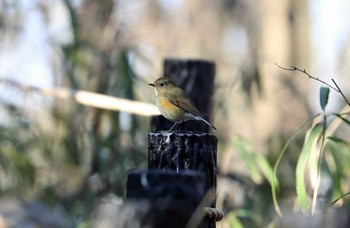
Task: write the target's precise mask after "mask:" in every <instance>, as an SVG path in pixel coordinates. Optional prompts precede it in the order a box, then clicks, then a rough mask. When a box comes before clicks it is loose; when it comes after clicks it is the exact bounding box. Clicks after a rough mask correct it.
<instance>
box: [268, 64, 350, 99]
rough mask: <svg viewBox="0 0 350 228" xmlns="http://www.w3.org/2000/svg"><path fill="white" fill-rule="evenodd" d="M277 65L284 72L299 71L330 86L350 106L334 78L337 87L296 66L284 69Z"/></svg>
mask: <svg viewBox="0 0 350 228" xmlns="http://www.w3.org/2000/svg"><path fill="white" fill-rule="evenodd" d="M275 65H276V66H278V67H279V68H281V69H282V70H287V71H299V72H301V73H303V74H305V75H307V76H308V77H309V78H311V79H314V80H316V81H319V82H321V83H322V84H324V85H326V86H328V87H329V88H331V89H333V90H334V91H336V92H338V93H340V94H341V95H342V97H343V98H344V100H345V101H346V103H347V104H348V105H349V106H350V102H349V100H348V99H347V98H346V97H345V95H344V93H343V91H342V90H341V89H340V88H339V86H338V85H337V83H336V82H335V81H334V79H333V78H332V81H333V83H334V85H335V87H334V86H332V85H330V84H328V83H327V82H325V81H323V80H321V79H319V78H318V77H314V76H312V75H311V74H309V73H308V72H307V71H306V70H305V69H303V70H302V69H299V68H298V67H295V66H291V67H290V68H286V67H282V66H280V65H278V64H277V63H275Z"/></svg>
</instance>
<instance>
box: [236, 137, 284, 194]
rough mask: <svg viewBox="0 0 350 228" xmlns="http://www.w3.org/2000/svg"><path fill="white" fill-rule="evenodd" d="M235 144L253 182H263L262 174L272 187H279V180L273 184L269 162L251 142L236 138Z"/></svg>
mask: <svg viewBox="0 0 350 228" xmlns="http://www.w3.org/2000/svg"><path fill="white" fill-rule="evenodd" d="M233 144H234V145H235V148H236V149H237V151H238V153H239V154H240V156H241V157H242V158H243V160H244V161H245V163H246V165H247V167H248V170H249V172H250V176H251V178H252V179H253V181H255V182H261V180H262V175H261V173H262V174H263V176H264V177H265V178H266V179H267V181H268V182H269V183H270V185H273V186H274V187H275V188H276V187H278V181H277V180H276V181H275V182H274V183H273V169H272V166H271V165H270V163H269V161H268V160H267V159H266V158H265V157H264V156H263V155H262V154H261V153H260V152H259V151H257V150H256V149H255V148H254V147H253V145H252V144H251V143H250V142H248V141H247V140H244V139H243V138H239V137H236V138H234V139H233Z"/></svg>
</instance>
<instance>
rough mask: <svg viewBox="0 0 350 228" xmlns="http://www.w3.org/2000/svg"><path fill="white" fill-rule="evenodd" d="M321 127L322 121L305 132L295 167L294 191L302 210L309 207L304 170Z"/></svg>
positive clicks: (322, 126)
mask: <svg viewBox="0 0 350 228" xmlns="http://www.w3.org/2000/svg"><path fill="white" fill-rule="evenodd" d="M323 128H324V125H323V124H322V123H319V124H317V125H315V126H314V127H313V128H312V129H311V130H309V131H308V132H307V134H306V137H305V141H304V145H303V149H302V151H301V153H300V155H299V159H298V163H297V167H296V192H297V197H298V201H299V204H300V206H301V208H302V209H303V211H306V210H307V209H308V208H309V207H310V200H309V196H308V194H307V191H306V186H305V170H306V166H307V163H308V160H309V156H310V154H311V152H312V150H313V149H314V147H315V145H316V143H317V141H318V139H319V137H320V136H321V134H322V131H323Z"/></svg>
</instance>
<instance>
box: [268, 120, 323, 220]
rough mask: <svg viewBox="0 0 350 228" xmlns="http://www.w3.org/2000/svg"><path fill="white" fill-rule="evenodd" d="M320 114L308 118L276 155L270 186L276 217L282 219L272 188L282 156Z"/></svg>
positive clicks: (275, 194)
mask: <svg viewBox="0 0 350 228" xmlns="http://www.w3.org/2000/svg"><path fill="white" fill-rule="evenodd" d="M319 115H320V114H316V115H314V116H312V117H310V118H309V119H308V120H306V121H305V122H304V123H303V125H301V127H300V128H299V129H298V130H297V132H296V133H295V134H294V135H293V136H292V137H290V138H289V139H288V141H287V142H286V144H285V145H284V146H283V149H282V151H281V153H280V154H279V155H278V158H277V160H276V163H275V165H274V167H273V175H272V185H271V193H272V202H273V206H274V208H275V210H276V212H277V214H278V216H280V217H282V212H281V210H280V208H279V206H278V202H277V193H276V191H277V188H274V187H273V186H276V184H275V182H277V181H278V180H277V169H278V166H279V164H280V162H281V160H282V158H283V156H284V154H285V153H286V151H287V148H288V147H289V145H290V143H291V142H292V141H293V140H294V139H295V138H296V136H297V135H299V134H300V133H301V132H302V131H303V130H304V129H305V128H306V127H307V126H309V124H310V123H311V121H313V120H314V119H315V118H316V117H318V116H319Z"/></svg>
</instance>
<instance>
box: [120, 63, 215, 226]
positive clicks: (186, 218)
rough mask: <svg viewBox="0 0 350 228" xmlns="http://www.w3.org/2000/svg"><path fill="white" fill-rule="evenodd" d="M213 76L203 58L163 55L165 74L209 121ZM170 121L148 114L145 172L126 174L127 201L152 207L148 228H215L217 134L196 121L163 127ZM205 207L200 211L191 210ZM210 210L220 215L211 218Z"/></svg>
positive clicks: (140, 206) (211, 212) (212, 65)
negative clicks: (179, 128)
mask: <svg viewBox="0 0 350 228" xmlns="http://www.w3.org/2000/svg"><path fill="white" fill-rule="evenodd" d="M214 75H215V65H214V64H213V63H211V62H208V61H197V60H179V59H167V60H165V62H164V76H168V77H171V78H172V79H173V81H174V83H175V84H177V85H178V86H180V87H181V88H183V89H184V90H185V91H186V92H187V93H188V94H189V96H190V98H191V99H192V100H193V101H194V103H195V104H196V106H197V107H198V109H199V111H200V112H201V113H202V114H203V115H204V116H205V117H207V118H208V119H209V114H210V112H211V98H212V92H213V88H214ZM172 124H173V123H171V122H170V121H168V120H166V119H165V118H164V117H162V116H158V117H153V118H152V120H151V130H152V132H153V133H149V134H148V171H142V172H141V173H135V174H132V173H131V174H129V175H128V181H127V199H128V200H130V199H131V198H136V199H144V200H145V201H146V203H144V204H142V205H141V204H140V205H139V208H142V207H144V208H146V207H147V208H149V210H150V211H151V212H150V216H149V217H151V218H152V221H151V222H145V223H144V224H147V225H150V226H151V227H184V224H185V225H187V226H189V227H201V228H202V227H203V228H215V227H216V226H215V222H216V220H217V219H218V218H219V219H220V218H222V213H221V212H219V213H217V211H216V210H215V205H216V171H217V160H216V150H217V138H216V137H215V136H214V135H212V134H209V133H208V132H209V126H207V125H206V124H205V123H202V122H200V121H188V122H186V123H184V124H182V125H181V129H182V130H183V131H178V130H175V131H172V132H168V131H166V130H168V129H170V127H171V126H172ZM160 130H163V131H160ZM185 130H186V131H185ZM150 202H152V203H151V204H150ZM157 202H158V203H159V202H160V204H157ZM169 202H172V203H169ZM157 205H158V206H160V208H157V207H158V206H157ZM179 205H181V206H179ZM162 207H163V210H162V209H161V208H162ZM206 207H209V209H208V208H206ZM204 210H206V212H205V213H199V214H198V213H196V212H197V211H200V212H203V211H204ZM213 211H214V212H213ZM215 213H216V215H217V214H219V216H212V215H213V214H215ZM208 214H210V216H205V215H208ZM177 222H178V223H177Z"/></svg>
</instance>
